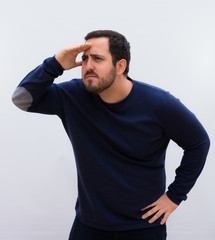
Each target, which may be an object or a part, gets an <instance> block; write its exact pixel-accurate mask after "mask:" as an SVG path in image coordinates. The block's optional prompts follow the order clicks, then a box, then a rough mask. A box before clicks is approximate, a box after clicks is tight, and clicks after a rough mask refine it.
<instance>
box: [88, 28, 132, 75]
mask: <svg viewBox="0 0 215 240" xmlns="http://www.w3.org/2000/svg"><path fill="white" fill-rule="evenodd" d="M100 37H107V38H108V39H109V51H110V54H111V56H112V61H113V65H114V66H116V63H117V62H118V61H119V60H121V59H125V60H126V62H127V66H126V69H125V71H124V73H123V74H124V75H125V76H127V74H128V71H129V63H130V59H131V55H130V44H129V42H128V41H127V39H126V38H125V36H123V35H122V34H120V33H118V32H115V31H112V30H97V31H92V32H90V33H88V34H87V35H86V36H85V40H86V41H87V40H89V39H91V38H100Z"/></svg>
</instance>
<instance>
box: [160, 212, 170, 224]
mask: <svg viewBox="0 0 215 240" xmlns="http://www.w3.org/2000/svg"><path fill="white" fill-rule="evenodd" d="M169 215H170V214H169V213H166V214H165V215H164V217H163V218H162V220H161V222H160V224H161V225H163V224H165V223H166V221H167V219H168V218H169Z"/></svg>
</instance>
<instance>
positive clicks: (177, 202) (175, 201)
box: [166, 191, 182, 205]
mask: <svg viewBox="0 0 215 240" xmlns="http://www.w3.org/2000/svg"><path fill="white" fill-rule="evenodd" d="M166 195H167V197H168V198H169V199H170V200H171V201H172V202H174V203H175V204H177V205H179V204H180V203H181V202H182V199H179V198H176V197H175V196H174V195H173V194H172V193H171V192H170V191H167V192H166Z"/></svg>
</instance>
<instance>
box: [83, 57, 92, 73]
mask: <svg viewBox="0 0 215 240" xmlns="http://www.w3.org/2000/svg"><path fill="white" fill-rule="evenodd" d="M85 69H86V70H87V71H91V70H94V65H93V62H92V60H91V59H88V60H87V61H86V63H85Z"/></svg>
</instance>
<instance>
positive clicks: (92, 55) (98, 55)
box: [81, 53, 104, 59]
mask: <svg viewBox="0 0 215 240" xmlns="http://www.w3.org/2000/svg"><path fill="white" fill-rule="evenodd" d="M90 56H91V57H100V58H104V56H103V55H100V54H95V53H94V54H90ZM86 57H88V55H85V54H83V55H82V57H81V58H82V59H83V58H86Z"/></svg>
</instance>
